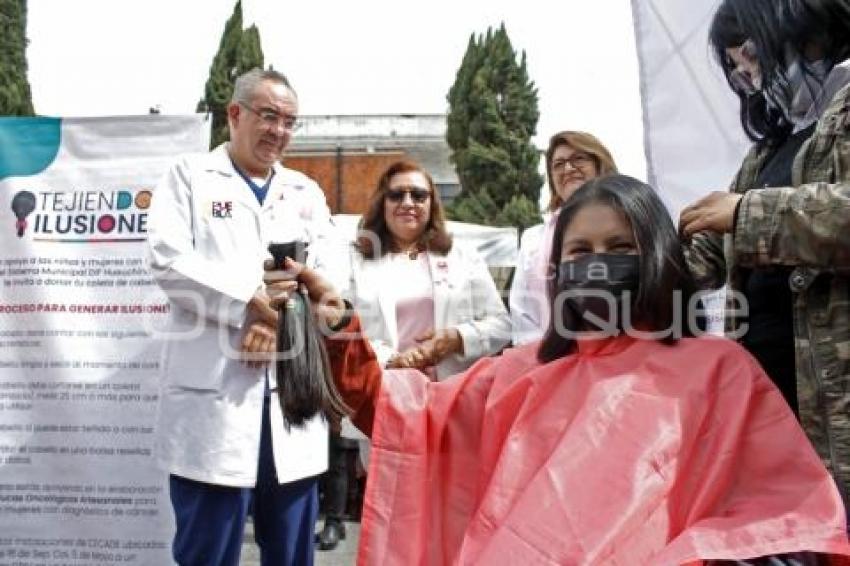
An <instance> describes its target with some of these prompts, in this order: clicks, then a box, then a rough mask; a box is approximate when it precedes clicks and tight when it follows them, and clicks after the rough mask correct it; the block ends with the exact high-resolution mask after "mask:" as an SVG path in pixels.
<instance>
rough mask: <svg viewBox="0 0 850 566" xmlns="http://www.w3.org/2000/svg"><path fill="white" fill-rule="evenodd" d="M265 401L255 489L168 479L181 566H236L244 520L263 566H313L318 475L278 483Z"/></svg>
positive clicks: (176, 555) (174, 549)
mask: <svg viewBox="0 0 850 566" xmlns="http://www.w3.org/2000/svg"><path fill="white" fill-rule="evenodd" d="M268 404H269V397H268V396H267V397H266V400H265V406H264V408H263V431H262V435H261V437H260V459H259V466H258V470H257V485H256V487H255V488H253V489H251V488H238V487H227V486H220V485H212V484H207V483H201V482H197V481H193V480H190V479H186V478H182V477H179V476H175V475H171V476H170V477H169V488H170V494H171V505H172V507H173V508H174V517H175V522H176V523H177V532H176V533H175V535H174V542H173V544H172V552H173V555H174V560H175V561H176V562H177V563H178V564H179V565H180V566H239V554H240V551H241V549H242V536H243V531H244V530H245V518H246V516H247V515H248V513H249V512H250V513H251V514H252V515H253V517H254V539H255V540H256V541H257V545H258V546H259V547H260V563H261V564H262V565H263V566H289V565H292V566H302V565H305V566H312V564H313V532H314V528H315V523H316V518H317V516H318V513H319V500H318V494H317V489H316V485H317V477H316V476H314V477H310V478H305V479H301V480H298V481H294V482H290V483H286V484H283V485H281V484H279V483H278V482H277V474H276V473H275V469H274V459H273V457H272V443H271V428H270V424H269V407H268Z"/></svg>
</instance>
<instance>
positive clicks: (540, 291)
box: [509, 131, 617, 345]
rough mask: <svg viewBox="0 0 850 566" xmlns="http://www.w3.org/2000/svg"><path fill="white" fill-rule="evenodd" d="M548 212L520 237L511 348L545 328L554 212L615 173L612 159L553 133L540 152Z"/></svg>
mask: <svg viewBox="0 0 850 566" xmlns="http://www.w3.org/2000/svg"><path fill="white" fill-rule="evenodd" d="M546 171H547V173H548V175H547V180H548V182H549V207H548V213H547V214H546V215H545V216H544V222H543V223H542V224H538V225H537V226H532V227H530V228H528V229H527V230H526V231H525V232H523V234H522V239H521V241H520V246H519V257H518V258H517V264H516V265H517V267H516V270H515V271H514V278H513V282H512V283H511V292H510V297H509V300H510V307H511V328H512V334H513V343H514V344H515V345H520V344H527V343H529V342H534V341H536V340H540V338H542V337H543V331H544V330H545V329H546V326H547V324H548V323H549V307H548V305H547V301H546V282H547V281H548V279H549V277H550V269H549V251H550V250H551V249H552V236H553V232H554V228H555V221H556V220H557V212H556V211H557V210H558V208H560V206H561V205H562V204H564V201H566V200H567V198H569V196H570V195H571V194H573V193H574V192H575V190H576V189H577V188H579V187H580V186H581V185H582V184H583V183H585V182H586V181H589V180H591V179H593V178H595V177H598V176H600V175H608V174H610V173H616V172H617V166H616V165H615V164H614V158H613V157H611V153H610V152H609V151H608V149H607V148H606V147H605V146H604V145H602V142H600V141H599V140H598V139H596V137H594V136H592V135H591V134H588V133H586V132H571V131H563V132H558V133H557V134H555V135H554V136H552V139H550V140H549V148H548V149H547V150H546Z"/></svg>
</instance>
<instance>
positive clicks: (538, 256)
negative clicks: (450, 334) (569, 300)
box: [508, 215, 557, 346]
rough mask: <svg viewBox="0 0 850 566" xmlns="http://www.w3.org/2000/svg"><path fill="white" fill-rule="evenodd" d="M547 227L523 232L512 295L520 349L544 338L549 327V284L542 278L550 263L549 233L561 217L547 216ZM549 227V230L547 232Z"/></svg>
mask: <svg viewBox="0 0 850 566" xmlns="http://www.w3.org/2000/svg"><path fill="white" fill-rule="evenodd" d="M544 220H545V221H544V222H543V224H537V225H535V226H531V227H529V228H527V229H526V230H525V232H523V233H522V238H520V243H519V255H518V257H517V263H516V269H515V270H514V278H513V282H512V283H511V291H510V294H509V295H508V304H509V305H510V308H511V329H512V333H513V337H512V338H513V344H514V346H519V345H522V344H528V343H530V342H536V341H537V340H540V339H541V338H543V334H544V333H545V332H546V328H547V327H548V326H549V299H548V295H547V290H546V285H547V281H546V280H545V279H544V278H541V276H540V273H539V271H540V266H541V265H542V264H546V263H548V261H549V258H548V257H542V256H543V255H548V253H549V251H550V250H551V248H552V242H546V241H544V239H545V238H546V235H547V231H551V223H553V222H555V221H556V220H557V218H556V217H555V216H554V215H547V216H546V217H545V219H544ZM547 228H548V229H549V230H547Z"/></svg>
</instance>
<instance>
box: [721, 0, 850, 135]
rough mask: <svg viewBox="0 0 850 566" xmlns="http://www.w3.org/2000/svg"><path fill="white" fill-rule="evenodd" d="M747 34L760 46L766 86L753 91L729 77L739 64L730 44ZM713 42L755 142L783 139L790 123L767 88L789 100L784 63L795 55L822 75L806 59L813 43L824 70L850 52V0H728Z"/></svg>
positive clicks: (810, 72)
mask: <svg viewBox="0 0 850 566" xmlns="http://www.w3.org/2000/svg"><path fill="white" fill-rule="evenodd" d="M747 39H750V40H752V41H753V42H754V43H755V46H756V52H757V55H756V56H757V59H758V65H759V69H760V71H761V76H762V89H761V91H760V92H756V93H754V94H751V95H747V94H746V93H745V92H742V91H741V90H739V89H738V88H736V87H735V85H734V84H733V83H732V81H731V80H730V78H729V77H730V74H731V72H732V70H733V69H734V68H735V64H734V63H733V62H732V60H731V59H730V58H729V57H728V56H727V55H726V51H725V50H726V49H727V48H731V47H738V46H740V45H741V44H743V43H744V42H745V41H746V40H747ZM709 45H710V47H711V48H712V50H713V51H714V55H715V57H716V58H717V61H718V62H719V63H720V66H721V68H722V69H723V73H724V75H726V80H727V82H728V83H729V86H730V88H732V90H733V91H734V92H735V94H736V95H737V97H738V99H739V101H740V120H741V126H742V127H743V128H744V132H746V134H747V136H748V137H749V138H750V139H752V140H753V141H764V142H768V143H776V142H781V141H782V140H784V139H785V138H786V137H787V136H788V134H789V133H790V132H791V129H792V125H791V124H790V123H789V122H788V120H787V118H786V117H785V115H784V114H783V112H782V110H781V109H780V108H778V107H777V105H776V102H775V101H773V102H772V101H771V100H770V96H772V95H771V94H769V93H775V94H774V95H773V96H776V95H779V96H783V97H785V98H786V100H787V99H788V97H789V96H790V92H789V82H788V77H787V76H786V72H785V71H786V68H787V67H788V65H790V64H791V62H793V61H794V60H795V59H798V60H799V61H800V63H801V65H802V69H803V72H804V73H806V74H807V75H808V76H809V77H810V78H811V79H812V80H819V79H818V77H817V76H816V75H815V74H814V73H813V69H812V68H811V65H810V63H809V61H808V59H807V58H806V56H805V54H806V51H807V50H808V49H810V48H812V47H814V48H816V50H817V51H818V57H820V58H822V60H823V61H824V62H825V64H826V69H824V70H825V71H827V72H828V71H829V70H831V69H832V67H833V66H835V65H836V64H838V63H840V62H841V61H843V60H844V59H846V58H847V57H848V56H850V1H848V0H724V1H723V2H722V3H721V4H720V6H719V7H718V9H717V11H716V12H715V14H714V19H713V20H712V22H711V28H710V30H709Z"/></svg>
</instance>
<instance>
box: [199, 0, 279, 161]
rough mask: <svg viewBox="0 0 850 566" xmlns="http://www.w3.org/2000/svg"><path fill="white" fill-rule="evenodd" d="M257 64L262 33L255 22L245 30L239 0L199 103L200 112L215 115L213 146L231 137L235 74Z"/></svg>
mask: <svg viewBox="0 0 850 566" xmlns="http://www.w3.org/2000/svg"><path fill="white" fill-rule="evenodd" d="M254 67H258V68H260V69H262V68H263V48H262V47H261V45H260V32H259V30H258V29H257V26H254V25H252V26H251V27H249V28H248V29H244V30H243V29H242V0H239V1H238V2H236V6H235V7H234V8H233V14H232V15H231V16H230V19H228V20H227V23H226V24H225V25H224V32H223V33H222V35H221V42H220V43H219V46H218V52H217V53H216V54H215V57H214V58H213V62H212V65H211V66H210V76H209V78H208V79H207V84H206V86H205V87H204V97H203V98H202V99H201V100H200V102H198V108H197V110H198V112H209V113H210V114H212V138H211V140H210V145H211V147H216V146H218V145H219V144H221V143H224V142H226V141H227V140H229V139H230V131H229V129H228V127H227V105H228V104H229V103H230V98H231V97H232V96H233V84H234V82H235V81H236V77H238V76H239V75H241V74H242V73H245V72H247V71H250V70H251V69H253V68H254Z"/></svg>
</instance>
